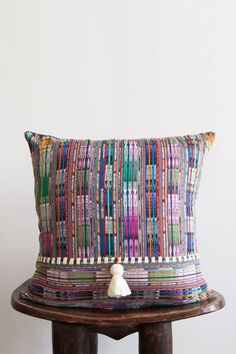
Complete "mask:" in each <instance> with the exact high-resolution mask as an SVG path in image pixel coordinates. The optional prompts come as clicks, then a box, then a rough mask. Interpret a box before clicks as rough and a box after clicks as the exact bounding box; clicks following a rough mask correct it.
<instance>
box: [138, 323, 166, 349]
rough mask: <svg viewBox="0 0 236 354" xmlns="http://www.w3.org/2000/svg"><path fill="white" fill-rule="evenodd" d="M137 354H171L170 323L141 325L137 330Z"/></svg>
mask: <svg viewBox="0 0 236 354" xmlns="http://www.w3.org/2000/svg"><path fill="white" fill-rule="evenodd" d="M139 354H172V328H171V322H167V323H158V324H148V325H143V326H142V327H141V329H140V330H139Z"/></svg>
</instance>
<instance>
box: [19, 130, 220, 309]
mask: <svg viewBox="0 0 236 354" xmlns="http://www.w3.org/2000/svg"><path fill="white" fill-rule="evenodd" d="M25 138H26V140H27V142H28V144H29V148H30V152H31V157H32V165H33V171H34V178H35V184H34V186H35V187H34V193H35V201H36V211H37V215H38V227H39V253H38V258H37V261H36V270H35V272H34V275H33V277H32V278H31V280H30V282H29V285H28V288H27V290H25V291H22V292H21V295H20V296H21V297H22V298H24V299H30V300H32V301H36V302H39V303H43V304H47V305H52V306H71V307H76V306H78V307H97V308H135V307H136V308H137V307H144V306H150V305H152V306H154V305H182V304H189V303H193V302H197V301H202V300H205V299H208V298H211V297H214V296H215V293H214V291H212V290H211V289H209V288H208V285H207V283H206V281H205V279H204V277H203V275H202V273H201V269H200V261H199V251H198V247H197V239H196V215H195V202H196V196H197V191H198V187H199V182H200V178H201V173H202V167H203V162H204V158H205V156H206V153H207V151H208V150H209V149H210V147H211V145H212V143H213V141H214V138H215V133H214V132H211V131H210V132H205V133H199V134H195V135H184V136H175V137H164V138H150V139H146V138H143V139H105V140H91V139H87V140H85V139H84V140H79V139H72V138H68V139H62V138H56V137H54V136H50V135H44V134H39V133H35V132H31V131H26V132H25ZM112 265H115V267H113V268H112V269H111V266H112ZM110 271H111V272H112V274H111V272H110ZM123 271H124V273H123ZM112 275H113V277H112Z"/></svg>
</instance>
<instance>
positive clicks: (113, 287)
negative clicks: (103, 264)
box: [107, 258, 131, 298]
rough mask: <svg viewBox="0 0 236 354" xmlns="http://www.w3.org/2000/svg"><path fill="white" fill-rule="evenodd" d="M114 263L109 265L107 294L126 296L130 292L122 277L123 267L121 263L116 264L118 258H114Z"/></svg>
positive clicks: (117, 296)
mask: <svg viewBox="0 0 236 354" xmlns="http://www.w3.org/2000/svg"><path fill="white" fill-rule="evenodd" d="M115 262H116V263H115V264H113V265H112V266H111V269H110V272H111V274H112V278H111V281H110V284H109V287H108V292H107V294H108V296H109V297H116V298H119V297H121V296H127V295H130V294H131V291H130V288H129V286H128V284H127V282H126V280H125V279H124V278H123V273H124V268H123V266H122V265H121V264H118V259H117V258H116V259H115Z"/></svg>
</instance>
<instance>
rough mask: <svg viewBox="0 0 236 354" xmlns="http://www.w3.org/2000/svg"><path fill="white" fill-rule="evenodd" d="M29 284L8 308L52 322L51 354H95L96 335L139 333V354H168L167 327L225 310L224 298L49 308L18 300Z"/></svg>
mask: <svg viewBox="0 0 236 354" xmlns="http://www.w3.org/2000/svg"><path fill="white" fill-rule="evenodd" d="M28 282H29V280H27V281H25V282H24V283H23V284H22V285H20V286H19V287H18V288H17V289H16V290H15V291H14V292H13V293H12V296H11V305H12V307H13V308H14V309H15V310H17V311H19V312H21V313H24V314H26V315H30V316H34V317H38V318H42V319H46V320H50V321H52V342H53V354H69V353H70V354H95V353H97V333H101V334H105V335H107V336H109V337H111V338H113V339H121V338H122V337H125V336H127V335H129V334H131V333H134V332H137V331H138V332H139V353H140V354H147V353H148V354H151V353H153V354H154V353H159V354H161V353H165V354H171V353H172V330H171V323H172V322H173V321H178V320H182V319H187V318H191V317H196V316H200V315H205V314H207V313H211V312H214V311H217V310H220V309H221V308H223V307H224V306H225V300H224V297H223V296H222V295H221V294H219V293H217V296H216V297H215V298H212V299H209V300H205V301H202V302H198V303H194V304H189V305H182V306H179V305H178V306H160V307H159V306H156V307H150V308H145V309H132V310H115V311H114V310H98V309H84V308H68V307H67V308H66V307H64V308H63V307H53V306H47V305H42V304H38V303H35V302H32V301H30V300H23V299H21V298H19V293H20V291H21V290H23V289H25V288H26V287H27V285H28Z"/></svg>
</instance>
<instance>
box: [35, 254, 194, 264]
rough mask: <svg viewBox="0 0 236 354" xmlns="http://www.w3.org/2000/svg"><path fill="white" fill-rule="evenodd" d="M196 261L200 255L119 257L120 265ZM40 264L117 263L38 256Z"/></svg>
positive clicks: (113, 260)
mask: <svg viewBox="0 0 236 354" xmlns="http://www.w3.org/2000/svg"><path fill="white" fill-rule="evenodd" d="M196 259H200V256H199V253H194V254H189V255H188V256H179V257H158V258H156V257H151V258H149V257H138V258H135V257H131V258H128V257H125V258H124V259H121V257H119V262H120V263H124V264H127V263H130V264H135V263H173V262H188V261H193V260H196ZM37 261H38V262H42V263H50V264H60V265H63V264H66V265H74V264H101V263H103V264H108V263H114V262H115V257H98V258H97V259H95V258H94V257H90V258H68V257H63V258H61V257H57V258H55V257H52V258H51V257H45V256H40V255H39V256H38V258H37Z"/></svg>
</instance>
